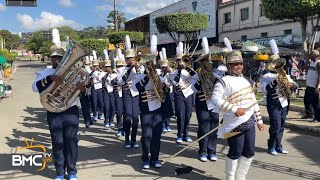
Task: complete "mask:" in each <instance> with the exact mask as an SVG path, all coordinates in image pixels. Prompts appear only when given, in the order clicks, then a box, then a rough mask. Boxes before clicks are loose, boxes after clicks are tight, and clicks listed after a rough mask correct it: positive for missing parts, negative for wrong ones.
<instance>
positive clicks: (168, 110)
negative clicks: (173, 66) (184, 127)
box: [158, 48, 174, 132]
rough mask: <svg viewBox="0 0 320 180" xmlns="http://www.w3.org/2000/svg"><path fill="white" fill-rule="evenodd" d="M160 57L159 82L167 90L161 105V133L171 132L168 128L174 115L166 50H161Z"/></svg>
mask: <svg viewBox="0 0 320 180" xmlns="http://www.w3.org/2000/svg"><path fill="white" fill-rule="evenodd" d="M159 55H160V60H159V64H160V67H161V70H159V73H158V74H159V76H160V79H161V81H163V82H164V83H165V85H166V87H167V88H165V96H166V99H165V101H164V103H162V105H161V107H162V132H171V128H170V118H171V117H172V116H173V115H174V112H173V108H172V101H171V97H170V93H171V91H173V86H172V83H171V82H170V79H169V74H170V70H169V67H168V65H169V61H168V59H167V53H166V49H165V48H162V51H160V53H159Z"/></svg>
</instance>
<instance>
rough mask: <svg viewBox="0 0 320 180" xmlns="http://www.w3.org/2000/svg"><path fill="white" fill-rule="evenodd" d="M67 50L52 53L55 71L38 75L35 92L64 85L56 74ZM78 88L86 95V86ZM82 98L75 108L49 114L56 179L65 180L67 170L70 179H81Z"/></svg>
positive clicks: (34, 83)
mask: <svg viewBox="0 0 320 180" xmlns="http://www.w3.org/2000/svg"><path fill="white" fill-rule="evenodd" d="M63 54H64V52H63V49H56V50H54V51H53V52H52V54H51V63H52V68H46V69H44V70H42V71H40V72H37V76H36V79H35V81H34V82H33V84H32V90H33V91H34V92H39V93H42V92H43V91H44V90H45V89H46V88H48V87H49V86H50V84H51V83H52V82H56V83H58V84H61V83H62V82H63V79H62V78H61V77H60V76H58V75H54V73H55V71H56V70H55V69H56V68H57V67H58V63H60V61H61V60H62V57H63ZM77 88H78V89H79V90H80V91H81V95H85V92H86V86H85V84H84V83H78V84H77ZM78 101H79V100H78V99H76V100H75V101H74V102H73V103H72V105H71V107H70V108H69V109H67V110H66V111H63V112H60V113H53V112H49V111H47V121H48V125H49V129H50V135H51V141H52V151H53V158H54V165H55V168H56V173H57V176H56V177H55V180H63V179H64V176H65V171H66V170H67V172H68V175H69V179H70V180H77V179H78V178H77V175H76V174H77V168H76V163H77V159H78V139H77V132H78V128H79V109H78Z"/></svg>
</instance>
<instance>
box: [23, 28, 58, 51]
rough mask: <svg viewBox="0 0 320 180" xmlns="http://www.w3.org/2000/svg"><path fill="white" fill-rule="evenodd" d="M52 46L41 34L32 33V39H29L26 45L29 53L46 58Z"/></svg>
mask: <svg viewBox="0 0 320 180" xmlns="http://www.w3.org/2000/svg"><path fill="white" fill-rule="evenodd" d="M53 45H54V44H53V43H52V41H51V40H49V39H47V38H44V37H43V36H42V32H40V31H39V32H34V33H33V34H32V38H31V39H30V41H29V42H28V43H27V49H28V50H30V51H33V52H35V53H36V54H37V53H40V54H43V55H45V56H48V55H49V54H50V53H51V52H50V48H51V47H52V46H53Z"/></svg>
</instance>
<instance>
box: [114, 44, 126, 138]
mask: <svg viewBox="0 0 320 180" xmlns="http://www.w3.org/2000/svg"><path fill="white" fill-rule="evenodd" d="M115 63H116V75H117V78H115V79H113V80H112V81H111V84H112V86H113V93H114V98H115V104H116V116H117V129H118V130H117V133H116V136H121V135H124V130H123V97H122V85H121V84H120V83H119V82H120V81H119V79H118V78H119V76H120V74H121V73H122V72H123V71H124V69H125V66H126V62H125V59H124V56H123V54H122V53H121V50H120V49H117V57H115Z"/></svg>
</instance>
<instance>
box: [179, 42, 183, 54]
mask: <svg viewBox="0 0 320 180" xmlns="http://www.w3.org/2000/svg"><path fill="white" fill-rule="evenodd" d="M179 54H183V42H179Z"/></svg>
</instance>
